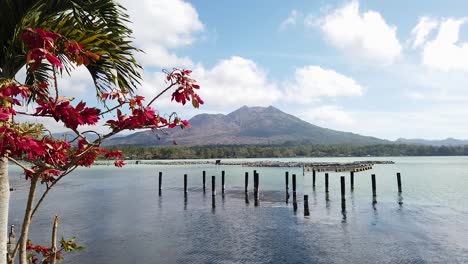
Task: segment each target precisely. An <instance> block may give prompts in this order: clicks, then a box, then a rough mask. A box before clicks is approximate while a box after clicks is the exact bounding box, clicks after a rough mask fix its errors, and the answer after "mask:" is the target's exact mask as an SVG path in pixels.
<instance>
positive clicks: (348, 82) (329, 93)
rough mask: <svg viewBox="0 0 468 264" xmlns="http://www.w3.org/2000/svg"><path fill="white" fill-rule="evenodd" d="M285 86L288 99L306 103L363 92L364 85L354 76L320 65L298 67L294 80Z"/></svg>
mask: <svg viewBox="0 0 468 264" xmlns="http://www.w3.org/2000/svg"><path fill="white" fill-rule="evenodd" d="M285 86H286V88H285V90H286V99H288V100H290V101H294V102H298V103H304V104H307V103H311V102H314V101H318V100H319V99H320V98H322V97H337V96H360V95H362V94H363V88H362V86H361V85H359V84H358V83H357V82H356V81H355V80H353V79H352V78H350V77H347V76H345V75H343V74H340V73H337V72H336V71H334V70H330V69H323V68H321V67H319V66H306V67H303V68H299V69H297V70H296V72H295V75H294V80H293V81H291V82H289V83H286V84H285Z"/></svg>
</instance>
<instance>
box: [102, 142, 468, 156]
mask: <svg viewBox="0 0 468 264" xmlns="http://www.w3.org/2000/svg"><path fill="white" fill-rule="evenodd" d="M108 149H120V150H122V151H123V153H124V155H125V156H126V157H127V158H131V159H212V158H278V157H347V156H352V157H366V156H383V157H385V156H465V155H468V146H422V145H420V146H419V145H397V144H386V145H362V146H356V145H326V146H324V145H301V146H283V145H215V146H191V147H188V146H169V147H168V146H165V147H161V146H158V147H140V146H116V147H108Z"/></svg>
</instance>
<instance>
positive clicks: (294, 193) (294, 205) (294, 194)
mask: <svg viewBox="0 0 468 264" xmlns="http://www.w3.org/2000/svg"><path fill="white" fill-rule="evenodd" d="M292 185H293V208H294V212H296V210H297V198H296V174H293V175H292Z"/></svg>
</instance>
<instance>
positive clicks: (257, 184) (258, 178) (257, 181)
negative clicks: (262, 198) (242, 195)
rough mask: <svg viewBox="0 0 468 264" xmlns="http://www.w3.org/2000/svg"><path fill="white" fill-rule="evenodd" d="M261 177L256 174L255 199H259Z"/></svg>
mask: <svg viewBox="0 0 468 264" xmlns="http://www.w3.org/2000/svg"><path fill="white" fill-rule="evenodd" d="M259 181H260V177H259V175H258V173H255V174H254V198H255V200H257V199H258V186H259Z"/></svg>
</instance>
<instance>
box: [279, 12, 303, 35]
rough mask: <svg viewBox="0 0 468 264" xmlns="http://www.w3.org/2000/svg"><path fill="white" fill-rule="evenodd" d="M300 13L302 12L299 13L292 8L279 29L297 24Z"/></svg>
mask: <svg viewBox="0 0 468 264" xmlns="http://www.w3.org/2000/svg"><path fill="white" fill-rule="evenodd" d="M300 15H301V13H299V12H298V11H297V10H292V11H291V13H290V14H289V16H288V17H287V18H286V19H285V20H283V22H281V24H280V27H279V30H285V29H286V28H288V27H289V26H295V25H296V24H297V20H298V18H299V17H300Z"/></svg>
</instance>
